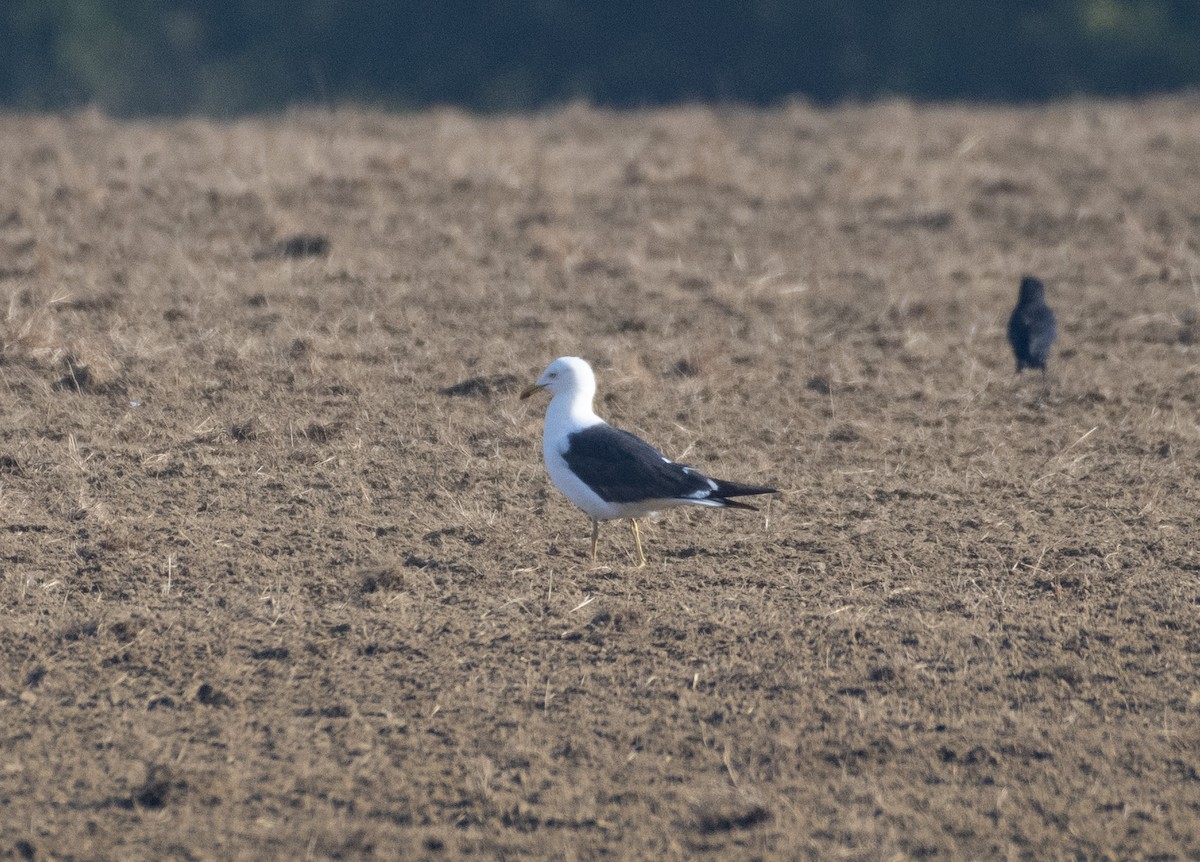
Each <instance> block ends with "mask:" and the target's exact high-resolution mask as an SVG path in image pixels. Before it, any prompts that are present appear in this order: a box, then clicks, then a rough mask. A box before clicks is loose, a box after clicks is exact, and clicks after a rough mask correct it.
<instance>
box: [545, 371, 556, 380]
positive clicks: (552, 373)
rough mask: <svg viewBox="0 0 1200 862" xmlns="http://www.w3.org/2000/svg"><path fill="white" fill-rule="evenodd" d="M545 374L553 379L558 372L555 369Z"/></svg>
mask: <svg viewBox="0 0 1200 862" xmlns="http://www.w3.org/2000/svg"><path fill="white" fill-rule="evenodd" d="M546 376H547V377H549V378H550V379H551V380H553V379H554V378H555V377H557V376H558V372H557V371H551V372H550V373H549V374H547V375H546Z"/></svg>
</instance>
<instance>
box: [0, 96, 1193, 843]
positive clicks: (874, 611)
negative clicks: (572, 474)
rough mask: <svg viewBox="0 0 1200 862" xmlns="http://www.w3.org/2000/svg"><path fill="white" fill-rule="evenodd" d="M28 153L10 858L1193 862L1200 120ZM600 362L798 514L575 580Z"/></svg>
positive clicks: (6, 504)
mask: <svg viewBox="0 0 1200 862" xmlns="http://www.w3.org/2000/svg"><path fill="white" fill-rule="evenodd" d="M0 154H2V155H0V292H2V295H0V301H2V302H3V306H0V311H3V322H2V328H0V342H2V345H0V346H2V351H3V352H2V357H0V384H2V385H0V567H2V577H0V607H2V608H3V615H2V617H0V619H2V620H3V622H2V624H0V625H2V630H0V637H2V641H0V643H2V648H3V657H2V668H0V717H2V718H3V725H2V728H0V732H2V733H3V742H2V745H0V858H13V859H38V860H41V859H81V860H82V859H112V860H119V859H120V860H123V859H168V858H170V859H301V858H317V859H327V858H328V859H333V858H336V859H366V858H371V859H398V858H404V859H430V860H438V859H450V858H458V857H464V856H471V857H473V858H479V859H524V858H552V859H563V860H577V859H601V858H609V859H616V858H656V859H713V860H716V859H755V858H757V859H814V860H816V859H834V858H844V859H862V860H875V859H970V858H974V859H982V858H989V859H995V858H1001V859H1003V858H1007V859H1029V860H1043V859H1100V858H1111V859H1156V860H1182V859H1188V858H1193V859H1194V858H1197V857H1198V856H1200V554H1198V553H1197V547H1196V539H1195V535H1194V531H1193V526H1194V524H1195V521H1196V514H1197V506H1198V505H1200V479H1198V478H1197V466H1198V462H1197V456H1198V455H1200V425H1198V409H1200V403H1198V399H1200V362H1198V360H1200V352H1198V351H1200V347H1198V346H1197V345H1198V343H1200V241H1198V239H1197V236H1198V233H1200V100H1198V99H1196V98H1175V99H1163V100H1158V101H1151V102H1146V103H1092V102H1085V103H1066V104H1058V105H1053V106H1049V107H1038V108H1029V109H1008V108H968V107H959V106H946V107H916V106H912V105H909V104H906V103H891V104H881V105H875V106H867V107H846V108H840V109H837V110H829V111H825V110H815V109H812V108H809V107H807V106H804V105H793V106H789V107H786V108H781V109H779V110H773V111H766V112H754V111H743V110H737V109H723V110H706V109H699V108H694V109H678V110H668V111H656V112H646V113H627V114H611V113H604V112H600V111H593V110H590V109H586V108H582V107H573V108H569V109H566V110H563V111H560V112H555V113H550V114H546V115H538V116H530V117H506V118H496V119H480V118H475V117H470V116H466V115H463V114H460V113H455V112H449V111H446V112H433V113H426V114H418V115H413V116H388V115H380V114H374V113H369V112H356V111H345V112H342V111H338V112H334V113H318V112H312V113H298V114H292V115H287V116H282V117H278V118H272V119H255V120H248V121H244V122H236V123H230V124H216V123H209V122H200V121H182V122H170V123H117V122H113V121H110V120H107V119H105V118H103V117H101V116H98V115H95V114H91V113H84V114H79V115H74V116H69V117H49V116H11V115H10V116H6V117H4V118H3V120H2V121H0ZM1026 272H1029V273H1035V274H1038V275H1040V276H1042V277H1043V278H1044V279H1045V281H1046V282H1047V284H1048V286H1049V298H1050V301H1051V304H1052V305H1053V306H1055V307H1056V309H1057V311H1058V315H1059V320H1060V324H1061V337H1060V340H1059V344H1058V346H1057V349H1056V353H1055V355H1054V359H1053V361H1052V374H1051V376H1050V379H1049V381H1048V386H1047V389H1046V391H1045V392H1044V391H1043V384H1042V382H1041V381H1040V379H1039V378H1038V377H1037V376H1036V375H1033V376H1031V375H1028V374H1027V375H1024V376H1023V377H1022V378H1020V379H1017V378H1015V377H1014V375H1013V363H1012V358H1011V355H1010V353H1009V351H1008V347H1007V345H1006V344H1005V341H1004V332H1003V327H1004V323H1005V320H1006V318H1007V314H1008V312H1009V310H1010V308H1011V306H1012V303H1013V300H1014V298H1015V295H1016V288H1017V282H1018V279H1019V277H1020V276H1021V275H1022V274H1023V273H1026ZM567 353H570V354H578V355H581V356H584V357H587V358H589V359H590V360H592V361H593V363H594V364H595V366H596V368H597V371H598V375H599V379H600V392H601V395H600V398H599V400H598V408H599V410H600V412H601V413H602V414H604V415H606V416H607V417H609V418H610V419H612V420H613V421H614V422H616V423H617V424H620V425H622V426H624V427H626V428H629V429H630V430H632V431H634V432H636V433H639V434H641V435H642V436H645V437H647V438H648V439H650V440H651V441H653V442H654V443H656V444H657V445H659V446H660V447H661V448H662V449H663V450H664V451H665V452H666V453H667V454H669V455H672V456H675V457H678V458H680V459H681V460H685V461H687V462H689V463H693V464H696V465H697V466H700V467H702V468H704V469H706V470H708V471H710V472H712V473H714V474H716V475H719V476H723V477H726V478H732V479H738V480H741V481H746V482H763V483H775V484H776V485H777V486H778V487H779V488H780V489H782V492H781V493H780V494H779V496H778V497H777V498H775V499H773V500H772V501H771V503H770V505H769V507H765V508H764V509H763V510H761V511H760V512H758V513H739V512H714V511H689V512H683V511H675V512H671V513H668V514H666V515H664V516H663V517H662V518H661V519H659V520H657V521H649V522H647V523H646V524H645V526H644V530H643V535H644V538H645V541H646V546H647V552H648V555H649V557H650V564H649V565H648V566H647V567H646V568H644V569H640V570H639V569H636V568H634V567H633V565H632V561H633V556H632V547H631V542H630V536H629V532H628V530H627V529H626V528H625V527H624V526H623V525H619V524H611V525H608V526H606V527H605V529H604V530H603V531H602V542H601V562H600V564H599V565H593V564H592V563H591V562H590V561H589V560H588V559H587V556H586V554H587V547H588V534H589V528H588V522H587V519H586V518H585V517H584V516H583V515H582V514H581V513H580V512H578V511H577V510H575V509H573V508H572V507H571V506H570V505H569V504H568V503H567V502H566V501H565V500H563V499H562V498H561V497H560V496H559V495H558V493H557V492H556V491H555V490H554V489H553V488H552V486H550V484H549V482H548V480H547V477H546V475H545V473H544V471H543V469H542V466H541V450H540V443H539V438H540V433H541V420H542V411H543V410H544V406H545V399H544V398H542V399H535V400H533V401H529V402H520V401H518V400H517V398H516V394H517V393H518V392H519V391H520V389H521V388H522V387H523V386H524V385H525V384H527V383H529V382H532V380H533V379H534V378H535V377H536V376H537V374H538V373H539V372H540V371H541V369H542V368H543V367H544V366H545V364H546V363H547V362H548V361H549V360H550V359H552V358H554V357H555V356H558V355H560V354H567Z"/></svg>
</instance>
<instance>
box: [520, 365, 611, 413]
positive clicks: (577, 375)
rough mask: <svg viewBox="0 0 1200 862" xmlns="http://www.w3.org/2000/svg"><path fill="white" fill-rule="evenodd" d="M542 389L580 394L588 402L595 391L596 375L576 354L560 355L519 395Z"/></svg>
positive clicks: (572, 394)
mask: <svg viewBox="0 0 1200 862" xmlns="http://www.w3.org/2000/svg"><path fill="white" fill-rule="evenodd" d="M543 389H547V390H549V391H550V392H551V393H552V394H554V395H560V394H562V393H567V394H568V396H578V395H582V396H583V397H585V398H587V400H588V401H589V402H590V401H591V400H592V395H594V394H595V392H596V375H594V374H593V373H592V366H590V365H588V364H587V363H586V362H584V361H583V360H582V359H580V358H579V357H578V356H560V357H559V358H558V359H555V360H554V361H553V362H551V363H550V364H549V365H547V366H546V370H545V371H543V372H542V376H541V377H539V378H538V379H537V383H534V384H533V385H532V386H530V387H529V388H528V389H526V390H525V391H524V392H522V393H521V397H522V398H528V397H529V396H530V395H532V394H533V393H535V392H540V391H541V390H543Z"/></svg>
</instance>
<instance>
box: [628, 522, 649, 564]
mask: <svg viewBox="0 0 1200 862" xmlns="http://www.w3.org/2000/svg"><path fill="white" fill-rule="evenodd" d="M629 523H631V524H633V542H634V544H635V545H637V552H638V568H639V569H640V568H641V567H642V566H644V565H646V555H645V554H643V553H642V534H641V532H640V531H639V530H638V525H637V519H636V518H630V519H629Z"/></svg>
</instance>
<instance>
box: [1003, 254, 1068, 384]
mask: <svg viewBox="0 0 1200 862" xmlns="http://www.w3.org/2000/svg"><path fill="white" fill-rule="evenodd" d="M1057 337H1058V321H1056V320H1055V318H1054V312H1053V311H1051V310H1050V306H1048V305H1046V286H1045V285H1044V284H1042V283H1041V281H1039V280H1038V279H1036V278H1033V277H1032V276H1028V275H1027V276H1025V277H1024V278H1022V279H1021V292H1020V294H1019V296H1018V297H1017V307H1016V308H1014V309H1013V313H1012V317H1010V318H1009V319H1008V343H1009V344H1011V345H1012V349H1013V355H1014V356H1015V357H1016V358H1017V373H1018V374H1020V373H1021V372H1022V371H1023V370H1025V369H1026V368H1038V369H1041V371H1042V372H1043V373H1044V372H1045V371H1046V360H1047V359H1049V358H1050V345H1052V344H1054V339H1055V338H1057Z"/></svg>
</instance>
